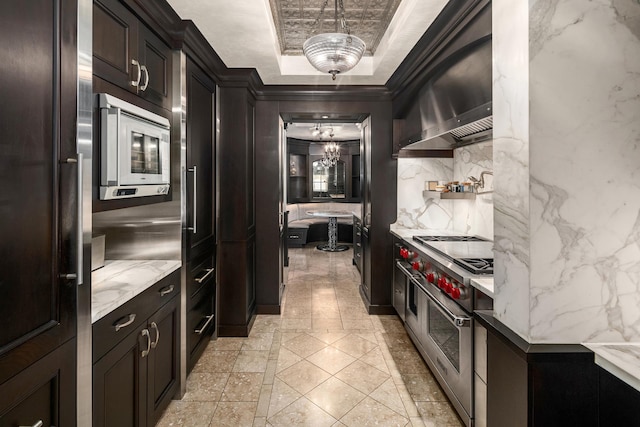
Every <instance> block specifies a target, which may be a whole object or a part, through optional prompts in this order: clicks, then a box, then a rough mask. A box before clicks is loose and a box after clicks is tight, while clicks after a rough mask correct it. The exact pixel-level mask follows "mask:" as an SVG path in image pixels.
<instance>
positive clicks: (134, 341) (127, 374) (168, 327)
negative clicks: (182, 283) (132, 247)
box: [93, 271, 180, 427]
mask: <svg viewBox="0 0 640 427" xmlns="http://www.w3.org/2000/svg"><path fill="white" fill-rule="evenodd" d="M179 278H180V273H179V271H177V272H174V273H172V274H171V275H169V276H167V277H166V278H165V279H163V280H161V281H159V282H158V283H156V284H155V285H154V286H152V287H151V288H149V289H148V290H146V291H145V292H143V293H142V294H140V295H139V296H137V297H135V298H134V299H132V300H131V301H128V302H127V303H125V304H124V305H122V306H121V307H119V308H118V309H116V310H114V312H113V313H111V314H108V315H107V316H105V317H104V318H102V319H100V320H98V321H97V322H96V323H95V324H94V328H93V329H94V350H93V353H94V365H93V425H94V427H97V426H105V427H107V426H114V427H115V426H117V427H121V426H125V427H126V426H138V427H144V426H154V425H155V424H156V423H157V421H158V420H159V419H160V416H161V415H162V412H163V411H164V409H165V408H166V407H167V405H168V404H169V402H170V401H171V399H172V398H173V397H174V395H175V394H176V392H177V391H178V389H179V385H180V372H179V367H180V356H179V347H180V309H179V304H180V294H179V292H178V289H179V286H177V284H179ZM132 315H133V317H132ZM129 320H130V321H131V323H130V324H129V325H128V326H124V327H122V328H118V330H116V325H123V324H127V323H129V322H128V321H129ZM129 328H131V329H129ZM123 333H124V334H123Z"/></svg>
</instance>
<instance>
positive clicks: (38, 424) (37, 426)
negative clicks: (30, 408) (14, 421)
mask: <svg viewBox="0 0 640 427" xmlns="http://www.w3.org/2000/svg"><path fill="white" fill-rule="evenodd" d="M43 425H44V424H43V423H42V420H38V422H37V423H35V424H34V425H32V426H20V427H42V426H43Z"/></svg>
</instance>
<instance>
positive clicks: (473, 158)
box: [453, 141, 493, 240]
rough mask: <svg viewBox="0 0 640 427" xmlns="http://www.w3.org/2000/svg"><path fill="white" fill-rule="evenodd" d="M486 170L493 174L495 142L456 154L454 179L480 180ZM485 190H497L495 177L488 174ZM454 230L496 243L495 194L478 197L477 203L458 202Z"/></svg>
mask: <svg viewBox="0 0 640 427" xmlns="http://www.w3.org/2000/svg"><path fill="white" fill-rule="evenodd" d="M484 171H489V172H493V141H487V142H481V143H479V144H473V145H467V146H465V147H461V148H457V149H456V150H454V153H453V180H454V181H460V182H465V181H469V177H470V176H473V177H474V178H477V179H480V176H481V175H480V174H481V173H482V172H484ZM484 181H485V188H483V189H480V192H485V191H486V192H490V191H492V190H493V176H492V175H485V176H484ZM453 229H454V230H455V231H456V232H460V233H462V234H470V235H474V236H481V237H484V238H487V239H489V240H493V194H492V193H487V194H478V195H477V196H476V198H475V199H474V200H456V201H455V202H454V205H453Z"/></svg>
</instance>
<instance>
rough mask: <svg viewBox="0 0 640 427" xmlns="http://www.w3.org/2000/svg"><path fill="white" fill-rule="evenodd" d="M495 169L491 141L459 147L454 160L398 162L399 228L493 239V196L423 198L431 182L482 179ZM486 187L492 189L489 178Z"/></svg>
mask: <svg viewBox="0 0 640 427" xmlns="http://www.w3.org/2000/svg"><path fill="white" fill-rule="evenodd" d="M492 170H493V143H492V142H491V141H487V142H483V143H480V144H474V145H468V146H465V147H461V148H457V149H456V150H455V151H454V157H453V159H439V158H399V159H398V215H397V220H396V225H398V226H401V227H405V228H412V229H423V230H449V231H453V232H458V233H463V234H473V235H478V236H482V237H485V238H488V239H491V240H493V200H492V194H486V195H478V196H477V197H476V199H475V200H441V199H438V198H429V197H424V196H423V194H422V192H423V190H424V189H425V183H426V182H428V181H447V182H448V181H453V180H456V181H461V182H462V181H467V180H468V177H469V176H474V177H476V178H480V172H482V171H492ZM485 181H486V183H487V187H486V188H485V190H491V189H492V188H493V187H492V185H493V179H492V176H490V175H486V176H485Z"/></svg>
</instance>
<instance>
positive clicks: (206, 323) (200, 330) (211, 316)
mask: <svg viewBox="0 0 640 427" xmlns="http://www.w3.org/2000/svg"><path fill="white" fill-rule="evenodd" d="M205 319H207V321H206V322H205V323H204V325H202V328H200V329H196V330H195V331H193V332H195V333H196V334H198V335H202V333H203V332H204V331H205V330H206V329H207V327H208V326H209V323H211V321H212V320H213V314H211V315H209V316H206V317H205Z"/></svg>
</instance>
